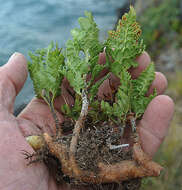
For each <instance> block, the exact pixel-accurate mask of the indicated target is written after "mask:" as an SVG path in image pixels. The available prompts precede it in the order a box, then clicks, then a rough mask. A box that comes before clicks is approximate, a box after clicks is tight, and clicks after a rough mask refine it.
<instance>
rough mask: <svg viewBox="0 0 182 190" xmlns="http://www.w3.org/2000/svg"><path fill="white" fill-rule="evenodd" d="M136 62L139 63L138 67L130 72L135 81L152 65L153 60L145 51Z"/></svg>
mask: <svg viewBox="0 0 182 190" xmlns="http://www.w3.org/2000/svg"><path fill="white" fill-rule="evenodd" d="M136 62H138V67H136V68H132V69H130V70H129V71H130V73H131V75H132V78H133V79H135V78H137V77H138V76H139V75H140V73H141V72H142V71H143V70H145V69H146V68H147V66H148V65H149V64H150V63H151V59H150V56H149V54H148V53H147V52H146V51H144V52H143V53H142V54H141V55H140V56H139V57H137V58H136Z"/></svg>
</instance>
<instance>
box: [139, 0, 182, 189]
mask: <svg viewBox="0 0 182 190" xmlns="http://www.w3.org/2000/svg"><path fill="white" fill-rule="evenodd" d="M156 2H157V3H156ZM180 19H181V18H180V0H172V1H171V0H161V1H154V0H153V3H152V4H151V6H150V7H148V8H147V9H146V10H145V11H144V12H143V14H141V16H140V17H139V18H138V21H139V22H140V23H141V25H142V31H143V34H142V37H143V39H144V42H145V43H146V45H147V49H148V50H149V51H148V52H149V53H150V54H151V55H152V56H153V57H152V58H153V59H155V60H156V62H157V64H161V66H160V69H161V71H162V72H164V73H165V75H166V77H167V79H168V84H169V85H168V89H167V92H166V94H168V95H169V96H170V97H171V98H172V99H173V100H174V102H175V104H176V106H175V114H174V118H173V120H172V123H171V125H170V131H169V133H168V135H167V137H166V139H165V141H164V143H163V144H162V146H161V147H160V149H159V151H158V152H157V154H156V156H155V161H157V162H159V163H160V164H161V165H162V166H164V168H165V171H164V173H163V174H162V175H161V176H160V177H159V178H147V179H145V180H143V185H142V188H141V189H143V190H153V189H160V190H171V189H175V190H181V189H182V137H181V133H182V127H181V126H182V117H181V114H182V72H181V69H182V67H181V65H180V64H181V63H182V60H181V62H180V63H179V59H180V58H179V57H175V56H177V54H176V55H174V54H173V52H170V53H169V52H168V53H167V54H165V51H167V50H168V49H172V50H173V51H175V52H180V49H181V47H182V43H181V42H182V21H181V20H180ZM171 47H172V48H171ZM161 52H162V53H163V54H164V55H165V56H171V57H172V56H173V61H174V62H173V63H174V66H173V69H171V70H170V71H168V72H166V68H165V67H166V65H167V64H168V61H166V63H165V64H163V63H160V59H158V56H159V55H160V53H161ZM179 55H180V53H179ZM169 60H170V59H169ZM175 60H176V62H175ZM169 62H170V61H169ZM170 64H172V63H170Z"/></svg>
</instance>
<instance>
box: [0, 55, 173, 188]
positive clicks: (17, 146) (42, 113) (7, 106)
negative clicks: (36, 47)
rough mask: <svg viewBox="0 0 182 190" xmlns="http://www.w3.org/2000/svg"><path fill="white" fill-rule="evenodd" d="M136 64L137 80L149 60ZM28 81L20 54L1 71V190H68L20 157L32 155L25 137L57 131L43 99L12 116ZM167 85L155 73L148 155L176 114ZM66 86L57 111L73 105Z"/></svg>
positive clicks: (146, 128) (143, 132)
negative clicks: (16, 101)
mask: <svg viewBox="0 0 182 190" xmlns="http://www.w3.org/2000/svg"><path fill="white" fill-rule="evenodd" d="M137 61H138V62H139V67H138V68H136V69H133V70H132V71H131V73H132V76H133V77H134V78H135V77H137V76H138V75H139V74H140V72H141V71H142V70H143V69H144V68H146V66H147V65H148V64H149V63H150V58H149V56H148V54H146V53H144V54H143V55H141V56H140V57H138V58H137ZM100 63H104V55H103V54H102V55H101V56H100ZM26 78H27V66H26V60H25V58H24V57H23V55H21V54H19V53H16V54H14V55H13V56H12V57H11V58H10V60H9V61H8V63H7V64H6V65H4V66H3V67H1V68H0V139H1V140H0V151H1V156H0V179H1V181H0V189H3V190H4V189H8V190H11V189H12V190H14V189H15V190H16V189H18V190H20V189H40V190H45V189H51V190H56V189H59V190H65V189H68V188H66V187H58V186H57V185H56V184H55V182H54V180H53V179H52V177H51V176H50V175H49V173H48V171H47V169H46V168H45V166H44V165H43V164H42V163H37V164H32V165H30V166H27V162H26V160H24V157H23V155H22V154H21V150H26V151H28V152H30V153H31V152H32V153H33V150H32V148H31V147H30V146H29V145H28V143H27V142H26V140H25V137H26V136H29V135H37V134H41V133H43V132H47V133H54V132H55V128H54V127H53V126H54V120H53V118H52V115H51V113H50V111H49V108H48V106H47V105H46V104H45V102H44V101H43V100H40V99H37V98H34V99H33V100H32V101H31V102H30V103H29V105H28V106H27V107H26V108H25V109H24V110H23V111H22V112H21V113H20V114H19V116H18V117H15V116H13V104H14V100H15V97H16V95H17V94H18V93H19V91H20V90H21V88H22V86H23V84H24V82H25V80H26ZM113 82H114V79H113ZM116 82H117V81H116ZM166 86H167V81H166V79H165V77H164V76H163V75H162V74H161V73H156V78H155V80H154V81H153V83H152V86H151V88H150V90H149V93H150V92H152V89H153V88H156V89H157V92H158V95H159V96H157V97H156V98H154V99H153V100H152V102H151V103H150V104H149V105H148V108H147V109H146V111H145V113H144V115H143V119H142V120H141V122H140V123H139V127H140V137H141V141H142V146H143V149H144V151H145V152H146V153H148V154H149V155H153V154H154V153H155V152H156V150H157V149H158V147H159V145H160V144H161V142H162V141H163V139H164V137H165V136H166V133H167V131H168V127H169V123H170V120H171V118H172V115H173V110H174V104H173V101H172V100H171V99H170V98H169V97H168V96H164V95H161V94H162V93H163V92H164V90H165V88H166ZM67 87H68V85H67V84H65V85H64V86H63V95H62V96H61V97H58V98H57V99H56V102H55V108H60V105H61V104H63V103H64V101H65V100H66V101H67V102H69V103H70V104H73V99H72V97H71V95H70V94H69V93H68V91H67V89H66V88H67ZM107 88H108V87H107V84H106V85H105V86H103V89H102V88H101V89H100V91H108V90H107ZM104 93H105V92H104ZM57 116H58V118H59V120H60V122H61V121H63V119H64V118H63V116H62V115H61V114H60V113H59V112H57Z"/></svg>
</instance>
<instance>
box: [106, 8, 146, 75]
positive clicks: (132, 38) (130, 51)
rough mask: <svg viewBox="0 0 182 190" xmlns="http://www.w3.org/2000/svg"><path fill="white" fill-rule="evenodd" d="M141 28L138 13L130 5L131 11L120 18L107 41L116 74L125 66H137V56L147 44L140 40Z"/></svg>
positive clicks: (113, 70)
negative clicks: (137, 20)
mask: <svg viewBox="0 0 182 190" xmlns="http://www.w3.org/2000/svg"><path fill="white" fill-rule="evenodd" d="M140 35H141V29H140V26H139V24H138V23H137V22H136V13H135V10H134V8H133V7H130V11H129V13H126V14H124V16H123V17H122V19H121V20H119V22H118V25H117V29H116V31H110V32H109V37H108V40H107V42H106V52H107V53H108V54H109V55H110V56H111V57H112V60H113V61H112V63H111V64H110V66H111V70H112V72H113V73H115V74H116V75H119V72H120V71H121V70H122V69H123V68H125V69H129V68H130V67H132V66H133V67H136V66H137V65H138V64H137V63H136V62H135V58H136V56H138V55H140V54H141V53H142V52H143V51H144V49H145V46H144V44H143V41H142V40H140Z"/></svg>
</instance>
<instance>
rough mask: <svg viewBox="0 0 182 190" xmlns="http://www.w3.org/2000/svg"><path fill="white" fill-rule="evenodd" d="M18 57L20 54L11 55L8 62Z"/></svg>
mask: <svg viewBox="0 0 182 190" xmlns="http://www.w3.org/2000/svg"><path fill="white" fill-rule="evenodd" d="M18 55H20V53H18V52H15V53H13V54H12V55H11V57H10V58H9V60H8V62H9V61H11V60H13V59H14V58H15V57H17V56H18Z"/></svg>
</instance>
